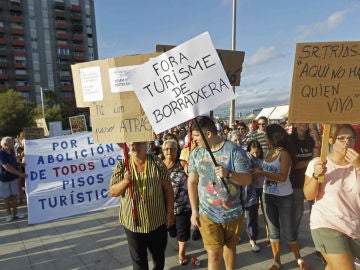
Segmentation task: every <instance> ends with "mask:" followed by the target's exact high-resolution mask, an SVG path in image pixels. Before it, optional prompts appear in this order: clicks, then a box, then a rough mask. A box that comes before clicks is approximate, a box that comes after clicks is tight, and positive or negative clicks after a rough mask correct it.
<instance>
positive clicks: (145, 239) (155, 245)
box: [124, 225, 167, 270]
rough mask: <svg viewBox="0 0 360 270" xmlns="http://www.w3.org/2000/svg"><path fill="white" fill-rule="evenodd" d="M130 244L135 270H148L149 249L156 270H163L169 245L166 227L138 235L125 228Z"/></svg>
mask: <svg viewBox="0 0 360 270" xmlns="http://www.w3.org/2000/svg"><path fill="white" fill-rule="evenodd" d="M124 230H125V233H126V237H127V240H128V244H129V251H130V256H131V259H132V263H133V269H134V270H148V269H149V264H148V258H147V249H149V251H150V253H151V255H152V259H153V262H154V268H153V269H154V270H163V269H164V266H165V249H166V244H167V230H166V226H165V225H162V226H160V227H159V228H157V229H155V230H153V231H151V232H149V233H136V232H132V231H130V230H128V229H126V228H125V227H124Z"/></svg>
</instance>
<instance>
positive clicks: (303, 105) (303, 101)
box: [289, 42, 360, 124]
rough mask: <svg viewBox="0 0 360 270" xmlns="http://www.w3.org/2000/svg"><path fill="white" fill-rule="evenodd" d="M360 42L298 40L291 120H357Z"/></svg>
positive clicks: (300, 121)
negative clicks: (300, 41)
mask: <svg viewBox="0 0 360 270" xmlns="http://www.w3.org/2000/svg"><path fill="white" fill-rule="evenodd" d="M359 62H360V42H318V43H298V44H297V45H296V55H295V61H294V73H293V82H292V89H291V97H290V107H289V122H291V123H327V124H330V123H358V122H359V114H360V65H359Z"/></svg>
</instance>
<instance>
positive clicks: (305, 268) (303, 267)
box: [297, 258, 310, 270]
mask: <svg viewBox="0 0 360 270" xmlns="http://www.w3.org/2000/svg"><path fill="white" fill-rule="evenodd" d="M297 264H298V266H299V267H300V269H301V270H310V267H309V265H308V264H307V263H306V262H305V261H304V260H303V259H302V258H300V259H298V260H297Z"/></svg>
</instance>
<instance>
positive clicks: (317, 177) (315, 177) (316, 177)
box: [312, 173, 319, 181]
mask: <svg viewBox="0 0 360 270" xmlns="http://www.w3.org/2000/svg"><path fill="white" fill-rule="evenodd" d="M312 177H313V178H314V179H315V180H316V181H317V180H319V176H315V173H313V174H312Z"/></svg>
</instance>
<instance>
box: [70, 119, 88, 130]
mask: <svg viewBox="0 0 360 270" xmlns="http://www.w3.org/2000/svg"><path fill="white" fill-rule="evenodd" d="M69 123H70V129H71V133H76V132H83V131H87V126H86V119H85V115H78V116H71V117H69Z"/></svg>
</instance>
